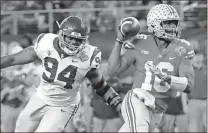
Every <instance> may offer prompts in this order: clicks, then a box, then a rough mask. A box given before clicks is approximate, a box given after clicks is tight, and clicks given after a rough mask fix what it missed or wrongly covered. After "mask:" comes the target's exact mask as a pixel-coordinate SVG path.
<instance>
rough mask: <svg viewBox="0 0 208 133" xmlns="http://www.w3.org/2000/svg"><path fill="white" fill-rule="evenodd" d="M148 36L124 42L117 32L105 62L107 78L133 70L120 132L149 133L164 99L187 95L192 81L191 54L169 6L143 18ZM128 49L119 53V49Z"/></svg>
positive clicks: (177, 17) (157, 9)
mask: <svg viewBox="0 0 208 133" xmlns="http://www.w3.org/2000/svg"><path fill="white" fill-rule="evenodd" d="M147 26H148V31H149V32H150V33H151V35H144V34H142V35H141V34H140V35H138V36H135V37H133V38H127V37H126V36H123V35H122V34H121V32H119V34H118V36H117V39H116V42H115V45H114V48H113V50H112V52H111V55H110V57H109V61H108V63H109V64H108V67H109V71H108V72H109V75H110V76H113V75H117V74H120V73H121V72H123V71H124V70H126V69H127V68H128V67H129V66H130V65H133V66H134V67H135V72H134V83H133V86H132V89H131V90H130V91H129V92H128V93H127V94H126V96H125V98H124V101H123V103H122V107H121V112H122V116H123V118H124V120H125V124H124V125H123V126H122V127H121V129H120V130H119V131H121V132H129V131H131V132H150V131H153V130H154V129H155V128H156V127H157V125H158V124H159V123H160V120H161V118H162V115H163V113H164V111H165V110H166V109H167V106H168V103H169V101H168V100H167V99H168V97H172V98H174V97H175V96H176V95H177V91H181V92H185V93H189V92H190V90H191V88H192V86H193V80H194V71H193V68H192V64H191V60H192V58H193V57H194V51H193V48H192V47H191V45H190V43H189V42H187V41H186V40H183V39H179V37H180V17H179V15H178V13H177V11H176V9H174V8H173V7H172V6H171V5H167V4H159V5H155V6H154V7H153V8H152V9H151V10H150V11H149V12H148V14H147ZM126 44H127V45H128V44H131V45H130V46H132V44H133V46H134V47H131V49H126V50H125V52H124V53H121V50H122V49H121V48H122V45H126Z"/></svg>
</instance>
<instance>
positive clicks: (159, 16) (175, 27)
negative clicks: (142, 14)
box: [147, 4, 181, 40]
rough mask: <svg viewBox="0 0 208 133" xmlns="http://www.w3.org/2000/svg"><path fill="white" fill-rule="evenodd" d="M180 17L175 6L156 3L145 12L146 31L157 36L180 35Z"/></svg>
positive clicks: (173, 36) (166, 37)
mask: <svg viewBox="0 0 208 133" xmlns="http://www.w3.org/2000/svg"><path fill="white" fill-rule="evenodd" d="M179 22H180V17H179V15H178V12H177V11H176V9H175V8H173V7H172V6H171V5H168V4H158V5H156V6H154V7H152V8H151V9H150V11H149V12H148V14H147V27H148V32H150V33H153V34H154V35H155V36H157V37H158V38H163V39H167V40H170V39H175V38H179V37H180V35H181V29H180V27H179V26H180V23H179Z"/></svg>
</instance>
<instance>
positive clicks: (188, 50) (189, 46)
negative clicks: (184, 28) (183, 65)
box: [180, 39, 195, 59]
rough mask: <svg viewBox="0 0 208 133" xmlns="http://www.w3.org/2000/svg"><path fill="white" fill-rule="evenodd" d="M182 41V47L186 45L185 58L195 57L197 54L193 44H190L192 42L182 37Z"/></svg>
mask: <svg viewBox="0 0 208 133" xmlns="http://www.w3.org/2000/svg"><path fill="white" fill-rule="evenodd" d="M180 42H181V45H182V47H184V48H185V49H186V53H185V54H184V58H185V59H193V58H194V56H195V52H194V48H193V45H192V44H190V42H188V41H187V40H185V39H180Z"/></svg>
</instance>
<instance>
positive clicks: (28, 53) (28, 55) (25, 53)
mask: <svg viewBox="0 0 208 133" xmlns="http://www.w3.org/2000/svg"><path fill="white" fill-rule="evenodd" d="M37 58H38V56H37V54H36V52H35V50H34V48H33V46H31V47H28V48H25V49H23V50H22V51H20V52H19V53H17V54H12V55H7V56H3V57H1V69H3V68H6V67H9V66H14V65H23V64H27V63H30V62H33V61H35V60H36V59H37Z"/></svg>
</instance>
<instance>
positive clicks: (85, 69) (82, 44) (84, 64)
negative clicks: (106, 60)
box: [1, 16, 122, 132]
mask: <svg viewBox="0 0 208 133" xmlns="http://www.w3.org/2000/svg"><path fill="white" fill-rule="evenodd" d="M58 25H59V24H58ZM88 35H89V27H87V26H86V25H85V24H84V22H83V21H82V19H81V18H79V17H77V16H70V17H68V18H65V19H64V20H63V21H62V22H61V24H60V25H59V31H58V34H52V33H46V34H44V33H43V34H40V35H39V36H38V38H37V41H36V43H35V45H34V46H31V47H28V48H26V49H23V50H22V51H20V52H19V53H17V54H12V55H8V56H3V57H1V69H2V68H6V67H9V66H14V65H22V64H26V63H30V62H33V61H35V60H36V59H38V58H39V59H41V60H42V65H43V68H44V71H43V74H42V81H41V83H40V85H39V87H38V88H37V92H36V93H35V95H34V96H33V97H32V98H31V100H30V101H29V103H28V104H27V105H26V107H25V108H24V110H23V111H22V112H21V114H20V115H19V118H18V120H17V123H16V129H15V132H62V131H63V130H64V127H65V126H66V125H67V123H68V122H69V121H70V120H71V119H72V117H73V116H74V115H75V113H76V111H77V110H78V107H79V102H80V93H79V91H78V88H79V86H80V85H81V83H82V82H83V81H84V79H85V78H87V79H89V81H90V82H91V83H92V86H93V88H94V89H95V91H96V93H97V94H98V95H99V96H100V97H101V98H103V100H104V101H105V102H106V103H107V104H109V105H110V106H112V107H113V108H114V109H116V110H118V111H119V110H120V106H121V102H122V100H121V98H120V97H119V95H118V94H117V93H116V92H115V91H114V89H113V88H112V87H111V86H110V85H109V84H108V83H107V82H106V81H105V80H104V79H103V76H102V74H101V72H100V71H99V70H98V68H99V67H100V63H101V51H100V50H99V49H98V48H97V47H95V46H91V45H89V44H87V43H86V42H87V39H88Z"/></svg>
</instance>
